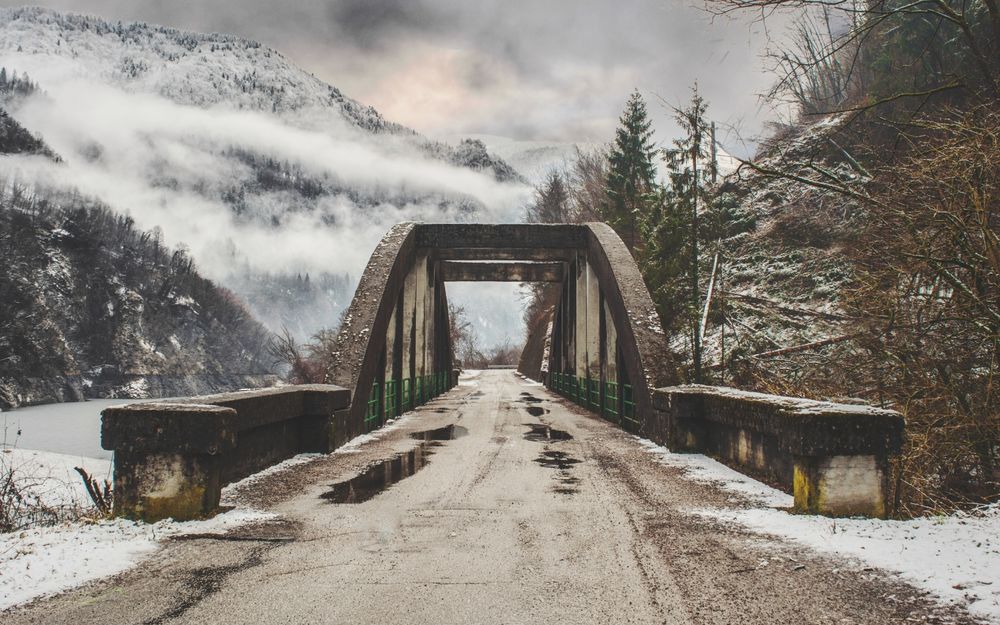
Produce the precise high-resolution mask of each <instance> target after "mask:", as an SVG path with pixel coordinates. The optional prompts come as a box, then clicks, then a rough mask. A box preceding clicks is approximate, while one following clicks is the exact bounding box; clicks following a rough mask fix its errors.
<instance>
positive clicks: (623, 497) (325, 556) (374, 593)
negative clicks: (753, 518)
mask: <svg viewBox="0 0 1000 625" xmlns="http://www.w3.org/2000/svg"><path fill="white" fill-rule="evenodd" d="M448 425H456V426H459V428H463V429H464V431H463V430H462V429H459V430H457V432H458V433H459V434H464V435H462V436H460V437H458V438H455V439H454V440H444V441H425V440H421V441H418V440H415V439H414V438H413V436H412V434H413V433H414V432H417V431H428V430H433V429H435V428H440V427H443V426H448ZM546 425H547V426H549V427H550V428H554V429H555V430H551V429H550V430H546V428H545V426H546ZM455 432H456V430H452V433H453V434H454V433H455ZM562 433H565V434H566V436H564V435H563V434H562ZM424 437H425V438H433V437H434V435H425V436H424ZM569 437H572V438H569ZM414 448H417V449H418V450H419V453H410V454H404V455H403V456H398V458H399V460H396V461H390V462H388V463H387V464H385V465H384V466H383V465H377V466H379V467H380V469H379V472H376V475H375V476H373V477H371V478H370V479H368V480H366V481H364V482H363V483H362V482H356V483H355V484H354V487H353V489H352V490H348V489H345V488H333V487H332V485H333V484H335V483H339V482H342V481H344V480H346V479H348V478H351V477H353V476H355V475H358V473H359V472H360V471H361V470H362V469H364V468H365V467H368V466H371V465H372V463H378V462H380V461H384V460H387V459H391V458H393V457H397V456H396V455H397V454H399V453H400V452H407V451H412V450H414ZM417 468H419V470H416V471H415V472H414V473H413V475H412V476H410V477H405V478H404V479H401V480H400V481H398V482H396V483H395V484H394V485H392V486H391V487H390V488H389V489H388V490H385V491H382V492H377V488H376V489H375V490H374V491H370V490H368V488H369V487H377V486H379V485H380V484H381V483H382V482H383V481H384V478H385V476H388V477H389V479H390V481H391V480H393V479H396V478H400V477H403V476H404V475H406V474H407V473H409V472H411V471H414V469H417ZM368 496H371V498H369V499H367V500H366V501H364V502H363V503H331V498H332V499H334V500H339V499H343V498H345V497H356V498H360V499H363V498H366V497H368ZM241 497H242V498H243V499H244V500H245V501H246V502H248V503H250V504H252V505H254V506H256V507H265V508H268V509H271V510H273V511H274V512H276V513H278V514H279V515H280V516H281V518H282V519H284V520H282V521H280V522H275V523H270V524H267V525H260V526H256V527H249V528H244V529H241V530H239V531H237V533H236V534H235V535H230V536H228V537H227V538H225V539H219V538H212V537H201V538H199V537H193V538H188V539H185V540H178V541H174V542H172V543H169V544H168V545H167V546H166V547H165V548H164V549H163V551H162V552H161V553H160V554H159V555H158V556H156V557H153V558H151V559H150V560H147V562H146V563H145V564H143V565H142V566H141V567H139V568H138V569H137V570H135V571H133V572H131V573H129V574H126V575H124V576H123V577H120V578H118V579H116V580H110V581H106V582H102V583H99V584H96V585H92V586H90V587H86V588H84V589H81V590H78V591H75V592H72V593H69V594H67V595H63V596H60V597H57V598H54V599H51V600H48V601H44V602H41V603H38V604H36V605H34V606H32V607H30V608H29V609H27V610H26V611H23V612H19V613H17V614H13V615H10V617H9V619H8V620H6V621H5V622H9V623H19V622H24V623H27V622H45V623H73V624H78V623H85V622H94V623H98V622H100V623H142V622H147V623H216V624H222V623H416V624H422V623H434V624H440V623H546V624H556V623H573V624H581V623H601V624H607V623H657V624H662V623H741V624H745V625H749V624H768V625H771V624H776V623H793V622H795V623H866V624H880V623H900V622H903V621H906V620H908V618H915V617H916V616H918V615H920V614H921V613H926V614H929V612H930V610H932V608H930V607H929V606H928V605H927V604H926V603H925V602H924V600H922V599H920V598H918V596H917V593H916V592H915V591H913V590H911V589H909V588H907V587H904V586H901V585H899V584H892V583H888V582H874V581H871V580H870V579H864V578H862V575H863V573H853V572H850V569H846V570H845V569H844V567H843V563H842V562H836V561H827V560H823V559H820V558H819V557H818V556H815V555H813V554H811V553H810V552H807V551H806V550H804V549H803V548H799V547H795V546H792V545H789V544H786V543H779V542H776V541H765V540H763V539H761V538H760V537H753V536H750V535H747V534H745V533H743V532H742V531H740V530H737V529H734V528H731V527H723V526H720V525H718V524H717V523H715V522H713V521H710V520H707V519H705V518H703V517H699V516H698V515H696V514H693V513H692V512H691V510H692V509H696V508H703V507H705V506H719V507H725V506H732V505H738V504H734V503H732V502H730V501H729V500H728V497H727V496H726V495H725V494H723V493H722V492H720V491H719V490H717V489H715V488H713V487H710V486H706V485H700V484H697V483H694V482H691V481H689V480H688V479H687V478H685V477H683V475H682V474H681V472H680V471H679V470H678V469H676V468H670V467H666V466H663V465H661V464H659V463H657V462H656V461H655V459H654V458H653V457H652V456H651V455H650V454H649V453H647V452H646V451H644V450H643V449H642V448H641V446H640V445H639V444H638V443H637V441H636V440H635V439H634V438H632V437H630V436H629V435H627V434H625V433H624V432H622V431H621V430H619V429H617V428H615V427H614V426H612V425H610V424H608V423H605V422H603V421H601V420H599V419H596V418H594V417H592V416H590V415H586V414H584V413H582V412H580V411H579V410H578V409H577V408H575V407H571V406H569V405H568V404H567V403H565V402H564V401H563V400H561V399H559V398H557V397H555V396H553V395H551V394H549V393H548V392H547V391H546V390H545V389H544V388H542V387H540V386H538V385H531V384H528V383H526V382H524V381H522V380H521V379H520V378H518V377H516V375H515V374H514V373H512V372H510V371H487V372H483V373H481V374H478V375H477V376H476V377H475V378H474V379H469V378H465V379H464V381H463V383H462V384H461V385H460V386H459V387H458V388H456V389H455V390H453V391H451V392H449V393H447V394H446V395H444V396H442V397H441V398H439V399H437V400H435V401H432V402H430V403H429V404H427V405H425V406H423V407H422V408H420V409H419V410H418V411H417V412H416V414H414V415H412V416H410V417H408V418H406V419H404V420H403V421H402V423H401V425H400V426H399V427H396V428H395V429H393V430H392V431H391V432H387V433H385V434H384V435H382V436H381V437H379V438H377V439H376V440H373V441H371V442H369V443H366V444H365V445H363V446H361V447H360V448H359V449H358V450H357V451H355V452H353V453H345V452H341V453H337V454H334V455H332V456H329V457H324V458H322V459H320V460H317V461H314V462H312V463H309V464H306V465H302V466H299V467H297V468H295V469H292V470H289V471H286V472H284V473H280V474H277V475H274V476H272V477H270V478H267V479H264V480H262V481H259V482H257V483H256V485H255V487H254V488H253V489H252V490H248V491H247V492H245V493H243V494H242V495H241ZM234 538H238V539H239V540H233V539H234ZM888 595H893V596H894V597H895V598H894V600H892V601H888V600H885V599H884V598H885V597H886V596H888Z"/></svg>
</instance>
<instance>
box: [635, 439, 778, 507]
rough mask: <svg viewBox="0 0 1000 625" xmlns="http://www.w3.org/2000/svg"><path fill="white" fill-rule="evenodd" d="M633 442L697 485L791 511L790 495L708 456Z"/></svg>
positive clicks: (652, 443)
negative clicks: (682, 471) (679, 470)
mask: <svg viewBox="0 0 1000 625" xmlns="http://www.w3.org/2000/svg"><path fill="white" fill-rule="evenodd" d="M636 440H638V441H639V444H640V445H642V446H643V447H644V448H646V450H647V451H649V452H650V453H651V454H653V455H654V456H655V457H656V459H657V460H658V461H659V462H661V463H663V464H665V465H667V466H671V467H678V468H680V469H683V470H684V474H685V475H686V476H687V477H689V478H691V479H692V480H694V481H696V482H702V483H705V484H713V485H716V486H719V487H720V488H722V489H723V490H725V491H728V492H731V493H735V494H738V495H740V496H742V497H743V498H745V499H748V500H750V501H753V502H756V503H760V504H763V505H766V506H774V507H776V508H790V507H791V506H792V504H793V503H794V500H793V497H792V496H791V495H789V494H787V493H783V492H781V491H780V490H778V489H776V488H771V487H770V486H768V485H767V484H763V483H761V482H758V481H757V480H755V479H753V478H750V477H747V476H746V475H743V474H742V473H740V472H738V471H735V470H733V469H730V468H729V467H727V466H726V465H724V464H722V463H721V462H719V461H718V460H713V459H712V458H709V457H708V456H705V455H702V454H678V453H673V452H672V451H670V450H669V449H667V448H666V447H663V446H662V445H657V444H656V443H654V442H653V441H650V440H647V439H644V438H638V437H636Z"/></svg>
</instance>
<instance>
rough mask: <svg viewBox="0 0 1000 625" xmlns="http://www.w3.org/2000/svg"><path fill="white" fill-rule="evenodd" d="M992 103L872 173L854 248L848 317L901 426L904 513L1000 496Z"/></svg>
mask: <svg viewBox="0 0 1000 625" xmlns="http://www.w3.org/2000/svg"><path fill="white" fill-rule="evenodd" d="M998 104H1000V103H996V102H994V103H990V104H988V105H985V106H982V107H979V108H976V109H974V110H972V111H970V112H965V113H959V112H951V113H948V114H946V115H943V116H940V117H938V118H936V119H931V120H924V121H922V122H921V123H920V127H921V128H920V136H921V140H920V141H919V143H916V144H914V145H912V146H909V150H908V153H909V156H908V157H907V158H906V159H904V161H903V162H902V163H900V164H898V165H894V166H892V167H887V168H886V169H884V170H883V171H882V172H880V173H879V176H878V178H877V181H876V182H877V185H876V188H875V193H876V195H875V201H874V203H873V204H874V206H873V208H872V210H871V213H870V220H869V223H868V227H867V229H866V230H865V231H864V232H862V233H860V236H859V237H858V241H857V245H856V248H855V257H856V260H857V264H858V278H859V284H858V287H857V288H856V290H854V292H852V293H851V294H850V295H849V298H848V301H849V305H850V306H851V307H853V309H854V310H855V311H856V313H857V315H858V317H859V318H862V319H864V320H865V321H866V324H867V332H866V334H865V336H864V337H863V338H862V339H861V340H860V341H859V343H860V344H861V346H862V347H863V348H864V349H865V350H866V351H867V354H868V358H867V359H866V365H865V366H864V367H860V368H856V370H855V375H862V376H865V377H867V380H866V381H865V382H866V383H867V384H870V385H871V387H872V390H873V393H874V394H876V395H877V396H879V397H882V398H883V399H884V401H886V402H888V403H891V404H892V405H894V406H895V407H897V408H898V409H900V410H902V411H903V412H904V413H905V414H906V417H907V432H908V442H907V445H906V450H905V454H904V455H903V457H902V458H901V459H900V460H899V463H898V466H897V467H896V476H895V478H896V500H897V504H898V507H899V512H900V513H909V514H919V513H926V512H938V511H944V510H950V509H953V508H954V507H956V506H963V505H969V504H976V503H982V502H984V501H990V500H995V499H996V498H997V495H998V493H1000V475H998V464H997V463H998V456H1000V410H998V408H997V402H996V397H995V393H994V392H993V382H994V375H995V373H996V370H997V364H998V363H997V358H998V352H1000V245H998V235H997V233H998V232H1000V167H998V166H997V163H1000V106H998Z"/></svg>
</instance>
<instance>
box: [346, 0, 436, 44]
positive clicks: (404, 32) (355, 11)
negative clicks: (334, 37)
mask: <svg viewBox="0 0 1000 625" xmlns="http://www.w3.org/2000/svg"><path fill="white" fill-rule="evenodd" d="M327 17H328V19H329V20H330V26H331V27H332V28H333V29H334V30H335V31H336V32H337V33H339V34H340V35H341V36H342V37H344V38H345V39H346V40H347V41H348V42H350V43H351V44H353V45H355V46H357V47H359V48H362V49H371V48H374V47H378V46H382V45H385V44H388V43H393V40H394V39H397V38H399V37H405V38H410V37H413V36H420V35H438V34H440V33H443V32H446V31H447V30H448V29H449V28H450V26H451V25H452V14H451V13H449V12H447V11H442V10H440V8H438V7H435V6H432V5H430V4H428V3H426V2H423V1H422V0H331V2H329V4H328V5H327Z"/></svg>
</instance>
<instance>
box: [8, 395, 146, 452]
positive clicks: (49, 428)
mask: <svg viewBox="0 0 1000 625" xmlns="http://www.w3.org/2000/svg"><path fill="white" fill-rule="evenodd" d="M134 402H135V400H134V399H133V400H125V399H94V400H90V401H79V402H69V403H65V404H45V405H44V406H29V407H27V408H18V409H17V410H10V411H7V412H0V443H2V444H3V446H4V447H18V448H20V449H38V450H42V451H53V452H56V453H60V454H69V455H72V456H84V457H87V458H101V459H110V458H111V452H110V451H107V450H104V449H101V411H102V410H104V409H105V408H107V407H108V406H117V405H120V404H125V403H134ZM18 430H20V432H21V433H20V435H18Z"/></svg>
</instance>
